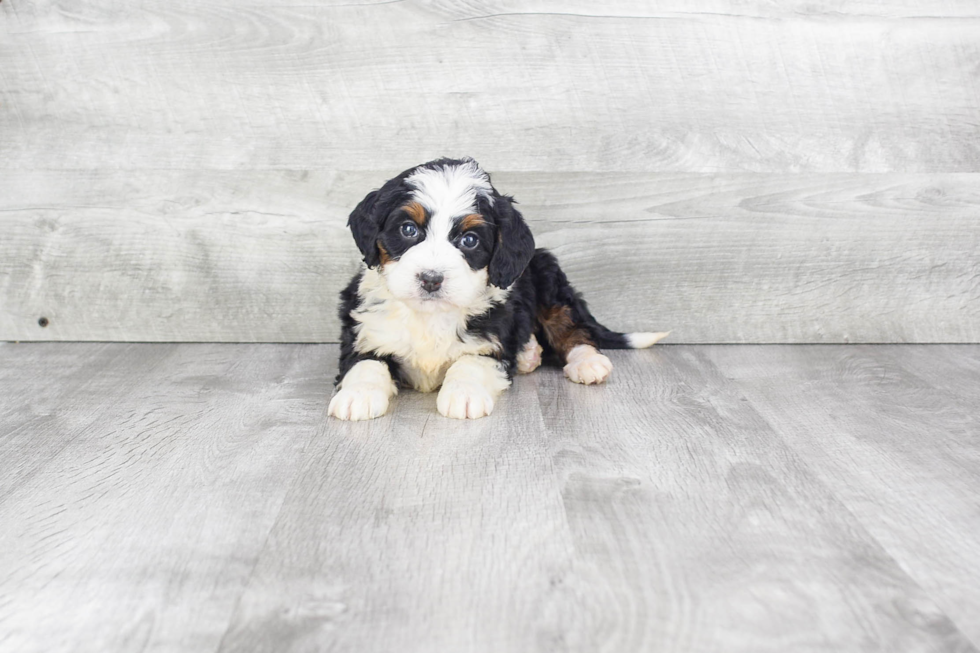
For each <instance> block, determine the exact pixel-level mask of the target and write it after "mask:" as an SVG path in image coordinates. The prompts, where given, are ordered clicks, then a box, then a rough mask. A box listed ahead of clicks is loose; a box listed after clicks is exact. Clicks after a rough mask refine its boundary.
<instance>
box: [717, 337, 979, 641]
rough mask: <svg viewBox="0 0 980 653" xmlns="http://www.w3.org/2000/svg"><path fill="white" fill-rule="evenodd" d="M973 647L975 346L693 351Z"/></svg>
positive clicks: (975, 625) (976, 573)
mask: <svg viewBox="0 0 980 653" xmlns="http://www.w3.org/2000/svg"><path fill="white" fill-rule="evenodd" d="M700 355H702V356H706V357H707V358H708V359H709V360H711V361H714V362H716V363H717V364H718V365H719V367H720V368H721V370H722V372H723V373H724V375H725V377H726V378H728V379H730V380H732V381H733V382H734V384H735V387H736V388H737V391H738V392H739V393H741V394H743V395H744V397H745V398H746V399H747V400H748V401H749V402H750V403H751V405H752V406H753V407H754V408H755V409H756V410H757V411H758V412H759V414H761V415H762V416H763V417H764V418H765V420H766V421H767V422H768V423H769V424H771V425H772V427H773V428H774V429H776V430H777V431H778V432H780V433H781V434H782V435H783V438H784V439H785V440H786V441H787V442H788V444H789V445H790V446H791V447H792V448H793V450H794V451H796V452H797V453H798V454H799V455H800V456H802V457H803V458H804V459H805V460H806V461H807V462H808V464H809V465H810V467H811V468H812V469H813V470H814V473H815V474H816V475H817V476H818V477H819V478H820V480H821V481H822V482H823V483H825V484H826V485H827V486H828V487H829V488H830V490H831V491H832V492H833V493H834V494H835V495H836V496H838V497H839V498H840V500H841V501H842V502H843V503H844V505H846V506H847V508H848V510H850V511H851V513H853V514H854V515H855V516H856V517H857V518H858V519H859V520H860V521H861V522H862V523H863V524H864V525H865V526H866V527H867V529H868V531H869V532H870V533H871V534H872V535H873V536H874V537H875V539H876V540H877V541H878V542H880V543H881V545H882V546H883V547H884V549H885V550H886V551H887V552H888V554H889V555H891V556H892V557H894V558H895V560H896V561H897V562H898V563H899V564H900V565H901V566H902V568H903V569H904V570H905V571H906V572H907V573H908V574H909V575H910V576H911V577H912V578H913V579H915V581H916V582H917V583H918V584H919V585H920V586H921V587H922V588H923V589H924V590H925V591H926V592H927V593H928V594H929V595H930V596H932V597H933V598H934V600H935V601H936V604H937V605H938V606H939V607H940V608H941V609H942V610H943V612H944V613H945V614H947V615H949V616H950V617H951V618H952V619H953V621H954V622H955V623H956V624H957V626H958V627H959V629H960V630H961V631H962V632H963V633H964V634H965V635H966V636H967V637H969V638H970V639H971V640H972V641H973V642H980V622H978V621H977V618H976V617H977V615H978V614H980V596H978V595H977V593H976V588H977V587H978V586H980V566H978V564H977V552H978V548H977V533H980V513H978V511H977V505H978V501H980V417H978V413H977V399H978V397H980V376H978V374H977V372H978V370H980V355H978V351H977V348H976V347H903V346H874V347H868V346H860V347H854V346H850V347H778V348H776V347H744V348H742V347H718V348H711V349H704V350H700Z"/></svg>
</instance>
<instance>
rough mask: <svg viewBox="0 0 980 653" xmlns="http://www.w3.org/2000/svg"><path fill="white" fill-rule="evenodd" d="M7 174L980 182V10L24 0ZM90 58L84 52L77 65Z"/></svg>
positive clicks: (6, 43) (2, 51) (5, 11)
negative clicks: (601, 174) (844, 175)
mask: <svg viewBox="0 0 980 653" xmlns="http://www.w3.org/2000/svg"><path fill="white" fill-rule="evenodd" d="M0 17H2V20H0V61H3V64H4V65H3V66H2V68H3V69H2V71H0V152H2V153H3V156H2V157H0V166H2V167H3V168H4V169H6V170H20V169H64V168H84V169H90V168H98V167H106V168H112V169H119V170H130V169H134V168H185V169H199V168H221V169H246V170H248V169H256V168H285V169H308V168H328V169H335V168H336V167H337V166H338V165H339V164H340V162H343V165H344V166H345V167H348V168H353V169H364V170H376V169H380V168H383V167H387V166H390V165H394V166H395V167H407V166H409V165H413V164H415V163H417V162H419V161H420V160H425V159H427V158H433V157H435V156H439V155H443V154H469V155H472V156H475V157H477V158H478V159H480V160H482V161H483V162H484V163H485V164H487V165H488V166H489V167H490V168H491V169H496V170H512V171H523V170H543V171H555V170H561V171H568V170H578V171H626V172H634V171H650V172H657V171H669V172H678V171H687V172H739V171H756V172H771V173H785V172H804V171H805V172H825V173H827V172H858V171H861V172H868V171H872V172H923V173H924V172H980V168H978V165H980V132H978V130H977V124H978V123H980V95H978V88H980V87H978V85H977V83H976V66H977V63H978V62H980V39H978V34H980V12H978V10H977V5H976V4H975V3H973V2H970V1H968V0H960V1H956V2H949V1H946V0H918V1H908V2H898V3H891V2H890V3H887V4H880V3H872V2H843V3H842V2H836V1H830V0H820V1H815V2H814V1H803V0H794V1H793V2H786V3H779V4H774V3H771V2H762V1H754V0H753V1H749V2H738V3H734V2H730V1H723V0H706V1H703V2H699V3H696V4H692V3H690V2H680V1H679V0H673V1H670V2H658V3H646V2H639V1H637V0H616V1H613V2H606V3H604V4H603V6H602V8H601V10H599V9H597V7H596V5H595V4H594V3H591V2H586V1H585V0H575V1H573V2H568V1H566V0H561V1H559V0H536V1H535V2H533V3H527V2H516V1H514V0H468V1H467V2H455V1H450V0H439V1H435V2H417V1H396V2H331V3H317V4H310V3H308V2H287V3H267V2H254V1H249V2H244V3H242V2H232V1H231V0H211V1H209V2H197V1H193V2H192V1H190V0H183V1H174V0H155V1H153V2H143V3H139V4H138V5H134V4H132V3H126V2H114V1H109V2H96V1H94V0H89V1H86V2H73V3H70V4H64V3H60V2H56V1H54V0H36V1H34V2H23V1H17V2H5V3H0ZM69 53H70V54H69Z"/></svg>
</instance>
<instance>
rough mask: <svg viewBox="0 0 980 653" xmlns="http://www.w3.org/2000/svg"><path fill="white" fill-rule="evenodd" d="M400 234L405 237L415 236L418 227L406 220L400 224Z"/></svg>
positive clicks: (417, 232)
mask: <svg viewBox="0 0 980 653" xmlns="http://www.w3.org/2000/svg"><path fill="white" fill-rule="evenodd" d="M402 235H403V236H405V238H415V237H416V236H418V235H419V228H418V227H416V226H415V225H414V224H413V223H411V222H406V223H405V224H403V225H402Z"/></svg>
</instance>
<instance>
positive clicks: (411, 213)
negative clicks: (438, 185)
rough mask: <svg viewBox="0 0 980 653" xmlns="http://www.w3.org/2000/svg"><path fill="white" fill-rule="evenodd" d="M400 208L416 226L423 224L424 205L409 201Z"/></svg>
mask: <svg viewBox="0 0 980 653" xmlns="http://www.w3.org/2000/svg"><path fill="white" fill-rule="evenodd" d="M402 210H404V211H405V213H407V214H408V217H410V218H411V219H412V221H413V222H414V223H415V224H417V225H418V226H420V227H421V226H423V225H424V224H425V207H424V206H422V205H421V204H419V203H418V202H409V203H408V204H406V205H405V206H403V207H402Z"/></svg>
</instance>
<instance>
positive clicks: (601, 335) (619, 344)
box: [590, 323, 670, 349]
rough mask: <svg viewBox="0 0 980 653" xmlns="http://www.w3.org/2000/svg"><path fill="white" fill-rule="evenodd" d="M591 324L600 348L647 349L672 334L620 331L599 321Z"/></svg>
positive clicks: (665, 332) (666, 332) (664, 332)
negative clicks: (608, 327) (612, 329)
mask: <svg viewBox="0 0 980 653" xmlns="http://www.w3.org/2000/svg"><path fill="white" fill-rule="evenodd" d="M590 326H592V332H593V334H594V335H595V337H596V340H597V342H596V344H597V345H599V349H646V348H647V347H652V346H653V345H655V344H657V343H658V342H660V341H661V340H663V339H664V338H666V337H667V336H669V335H670V331H659V332H657V333H651V332H642V331H641V332H636V333H618V332H616V331H610V330H609V329H607V328H606V327H604V326H602V325H601V324H599V323H594V324H593V325H590Z"/></svg>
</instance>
